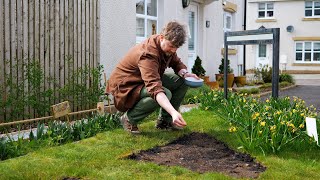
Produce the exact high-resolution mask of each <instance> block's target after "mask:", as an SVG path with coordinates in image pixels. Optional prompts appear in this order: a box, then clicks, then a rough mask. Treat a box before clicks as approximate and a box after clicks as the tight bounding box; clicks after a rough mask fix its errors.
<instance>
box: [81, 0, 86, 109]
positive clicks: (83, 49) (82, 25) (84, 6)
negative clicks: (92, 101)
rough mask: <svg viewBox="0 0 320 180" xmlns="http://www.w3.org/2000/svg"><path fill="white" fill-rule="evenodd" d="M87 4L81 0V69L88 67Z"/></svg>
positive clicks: (82, 81)
mask: <svg viewBox="0 0 320 180" xmlns="http://www.w3.org/2000/svg"><path fill="white" fill-rule="evenodd" d="M85 10H86V4H85V0H81V67H85V65H86V53H85V51H86V49H85V48H86V47H85V36H86V33H85V31H86V29H85V28H86V27H85V13H86V11H85ZM80 82H81V84H84V83H85V82H84V78H82V77H81V78H80ZM80 98H83V93H81V97H80ZM81 108H85V106H84V105H81Z"/></svg>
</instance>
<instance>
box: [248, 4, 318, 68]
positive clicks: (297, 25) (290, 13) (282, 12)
mask: <svg viewBox="0 0 320 180" xmlns="http://www.w3.org/2000/svg"><path fill="white" fill-rule="evenodd" d="M249 2H250V1H249ZM251 2H252V1H251ZM251 2H250V3H248V8H247V9H248V11H247V12H248V15H247V27H248V28H247V29H248V30H249V29H258V28H259V27H260V26H262V25H263V26H264V27H266V28H280V56H281V55H286V56H287V65H286V69H287V70H319V69H320V66H303V65H299V66H297V65H296V64H295V65H293V64H294V61H295V42H294V40H293V39H292V38H293V37H319V36H320V33H319V29H320V21H302V19H303V18H304V17H305V16H304V2H305V1H299V0H291V1H288V0H287V1H276V2H274V19H276V22H264V23H257V22H256V20H257V18H258V13H257V10H258V3H256V1H254V2H253V3H251ZM289 25H292V26H293V27H294V31H293V32H292V33H289V32H287V31H286V28H287V26H289ZM271 50H272V49H271ZM246 52H247V69H252V68H254V65H255V61H256V56H257V55H256V54H257V52H256V48H255V47H252V46H248V48H247V51H246ZM269 52H270V53H269V57H270V58H269V63H270V65H271V62H272V51H269ZM280 68H284V66H283V65H280Z"/></svg>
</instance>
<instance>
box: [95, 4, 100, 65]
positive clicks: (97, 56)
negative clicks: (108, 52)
mask: <svg viewBox="0 0 320 180" xmlns="http://www.w3.org/2000/svg"><path fill="white" fill-rule="evenodd" d="M99 6H100V0H97V9H96V10H97V13H96V14H97V15H96V22H97V27H96V34H97V40H96V47H97V48H96V49H97V51H96V59H97V62H98V63H99V62H100V8H99Z"/></svg>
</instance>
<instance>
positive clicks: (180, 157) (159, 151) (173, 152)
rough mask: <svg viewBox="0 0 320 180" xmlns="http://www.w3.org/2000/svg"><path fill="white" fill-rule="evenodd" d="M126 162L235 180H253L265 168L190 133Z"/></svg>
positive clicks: (210, 138) (199, 135)
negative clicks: (151, 163)
mask: <svg viewBox="0 0 320 180" xmlns="http://www.w3.org/2000/svg"><path fill="white" fill-rule="evenodd" d="M129 159H134V160H139V161H151V162H155V163H157V164H159V165H167V166H183V167H185V168H188V169H190V170H192V171H196V172H200V173H205V172H211V171H216V172H221V173H225V174H227V175H230V176H233V177H237V178H257V177H258V176H259V174H260V173H261V172H264V171H265V170H266V167H264V166H262V165H261V164H259V163H257V162H255V161H254V158H252V157H251V156H250V155H248V154H244V153H239V152H236V151H234V150H231V149H229V148H228V146H227V145H225V144H224V143H223V142H221V141H218V140H216V139H215V138H213V137H211V136H209V135H207V134H203V133H195V132H194V133H191V134H189V135H186V136H183V137H181V138H179V139H177V140H175V141H173V142H171V143H169V144H167V145H166V146H161V147H158V146H157V147H154V148H152V149H149V150H145V151H141V152H140V153H137V154H132V155H130V156H129Z"/></svg>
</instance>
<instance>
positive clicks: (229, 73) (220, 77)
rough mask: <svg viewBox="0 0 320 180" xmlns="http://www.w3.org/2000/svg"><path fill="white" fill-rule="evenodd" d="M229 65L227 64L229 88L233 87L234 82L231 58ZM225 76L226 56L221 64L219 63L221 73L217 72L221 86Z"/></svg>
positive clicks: (217, 79) (217, 78)
mask: <svg viewBox="0 0 320 180" xmlns="http://www.w3.org/2000/svg"><path fill="white" fill-rule="evenodd" d="M227 62H228V66H227V73H228V74H227V78H228V86H227V87H228V88H232V86H233V83H234V74H233V69H231V67H230V60H229V59H228V60H227ZM223 76H224V58H222V59H221V64H220V65H219V74H216V81H217V82H219V86H220V87H223V82H224V80H223Z"/></svg>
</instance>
